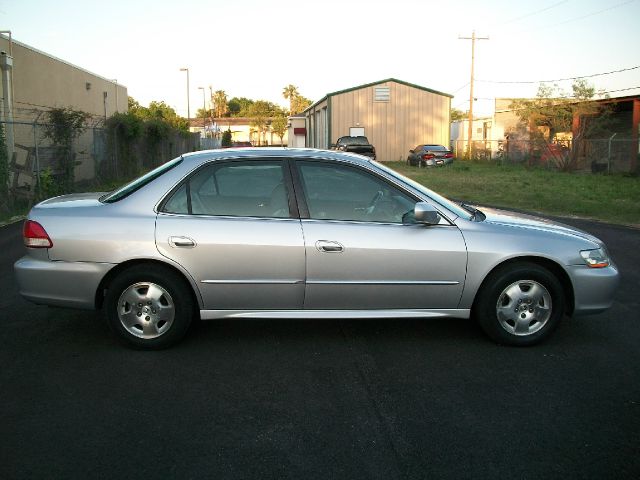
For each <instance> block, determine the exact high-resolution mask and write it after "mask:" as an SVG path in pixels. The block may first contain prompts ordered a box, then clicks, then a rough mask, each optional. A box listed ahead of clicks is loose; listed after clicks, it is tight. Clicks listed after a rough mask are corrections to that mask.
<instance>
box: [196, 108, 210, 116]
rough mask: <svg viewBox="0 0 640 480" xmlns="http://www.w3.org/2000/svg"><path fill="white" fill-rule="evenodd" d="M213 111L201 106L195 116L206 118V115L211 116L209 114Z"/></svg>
mask: <svg viewBox="0 0 640 480" xmlns="http://www.w3.org/2000/svg"><path fill="white" fill-rule="evenodd" d="M212 113H213V112H212V111H211V110H205V109H203V108H199V109H198V111H197V112H196V118H207V117H211V114H212Z"/></svg>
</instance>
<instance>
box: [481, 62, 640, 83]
mask: <svg viewBox="0 0 640 480" xmlns="http://www.w3.org/2000/svg"><path fill="white" fill-rule="evenodd" d="M638 68H640V65H636V66H635V67H630V68H622V69H620V70H612V71H611V72H604V73H594V74H592V75H581V76H578V77H568V78H556V79H554V80H515V81H509V80H479V79H476V82H483V83H509V84H516V83H517V84H532V83H551V82H563V81H566V80H579V79H581V78H593V77H602V76H604V75H611V74H614V73H620V72H629V71H631V70H637V69H638Z"/></svg>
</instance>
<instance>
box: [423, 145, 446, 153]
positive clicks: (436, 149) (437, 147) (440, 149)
mask: <svg viewBox="0 0 640 480" xmlns="http://www.w3.org/2000/svg"><path fill="white" fill-rule="evenodd" d="M424 148H425V150H431V151H433V152H444V151H446V150H447V149H446V148H445V147H444V146H442V145H425V146H424Z"/></svg>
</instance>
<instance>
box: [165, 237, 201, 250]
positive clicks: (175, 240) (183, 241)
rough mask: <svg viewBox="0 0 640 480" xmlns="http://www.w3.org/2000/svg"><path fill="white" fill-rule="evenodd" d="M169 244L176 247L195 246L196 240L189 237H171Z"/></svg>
mask: <svg viewBox="0 0 640 480" xmlns="http://www.w3.org/2000/svg"><path fill="white" fill-rule="evenodd" d="M169 245H171V246H172V247H174V248H193V247H195V246H196V242H195V240H193V239H192V238H189V237H169Z"/></svg>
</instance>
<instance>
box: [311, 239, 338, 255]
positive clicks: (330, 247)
mask: <svg viewBox="0 0 640 480" xmlns="http://www.w3.org/2000/svg"><path fill="white" fill-rule="evenodd" d="M316 248H317V249H318V251H320V252H324V253H341V252H344V246H342V244H341V243H339V242H334V241H333V240H318V241H317V242H316Z"/></svg>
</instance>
